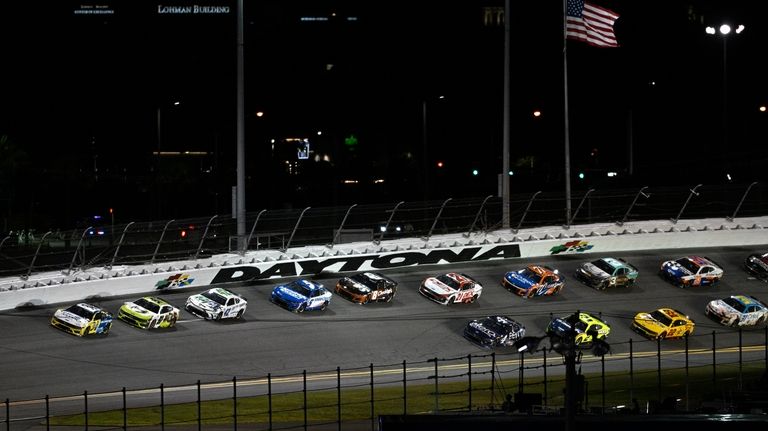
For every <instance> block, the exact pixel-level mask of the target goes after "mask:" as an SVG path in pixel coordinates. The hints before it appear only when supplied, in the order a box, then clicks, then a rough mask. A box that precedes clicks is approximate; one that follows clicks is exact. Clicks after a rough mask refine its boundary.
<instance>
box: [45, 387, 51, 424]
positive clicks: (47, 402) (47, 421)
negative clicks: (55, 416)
mask: <svg viewBox="0 0 768 431" xmlns="http://www.w3.org/2000/svg"><path fill="white" fill-rule="evenodd" d="M50 429H51V400H50V397H48V394H45V430H46V431H50Z"/></svg>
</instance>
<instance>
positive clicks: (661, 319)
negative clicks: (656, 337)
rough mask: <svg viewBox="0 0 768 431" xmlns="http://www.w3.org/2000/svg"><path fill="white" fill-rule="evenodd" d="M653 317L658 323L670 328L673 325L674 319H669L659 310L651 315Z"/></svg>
mask: <svg viewBox="0 0 768 431" xmlns="http://www.w3.org/2000/svg"><path fill="white" fill-rule="evenodd" d="M651 317H653V318H654V319H656V321H657V322H659V323H661V324H662V325H664V326H669V325H670V324H671V323H672V319H670V318H669V317H667V315H666V314H664V313H662V312H661V311H659V310H656V311H654V312H652V313H651Z"/></svg>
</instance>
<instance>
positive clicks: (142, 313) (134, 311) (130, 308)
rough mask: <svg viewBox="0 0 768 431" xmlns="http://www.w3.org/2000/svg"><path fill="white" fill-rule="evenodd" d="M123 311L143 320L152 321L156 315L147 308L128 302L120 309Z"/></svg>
mask: <svg viewBox="0 0 768 431" xmlns="http://www.w3.org/2000/svg"><path fill="white" fill-rule="evenodd" d="M120 309H121V310H123V312H124V313H128V314H131V315H133V316H137V317H141V318H143V319H150V318H152V316H154V315H155V313H153V312H151V311H149V310H147V309H146V308H144V307H142V306H140V305H137V304H134V303H133V302H126V303H124V304H123V306H122V307H120Z"/></svg>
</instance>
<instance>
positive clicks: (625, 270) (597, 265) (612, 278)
mask: <svg viewBox="0 0 768 431" xmlns="http://www.w3.org/2000/svg"><path fill="white" fill-rule="evenodd" d="M637 274H638V271H637V268H635V267H634V266H632V265H630V264H629V263H627V262H626V261H625V260H624V259H619V258H613V257H604V258H602V259H597V260H593V261H592V262H587V263H585V264H583V265H581V267H580V268H579V269H577V270H576V274H575V275H576V278H577V279H579V280H580V281H581V282H583V283H584V284H586V285H587V286H589V287H593V288H595V289H598V290H603V289H605V288H607V287H617V286H631V285H633V284H635V280H637Z"/></svg>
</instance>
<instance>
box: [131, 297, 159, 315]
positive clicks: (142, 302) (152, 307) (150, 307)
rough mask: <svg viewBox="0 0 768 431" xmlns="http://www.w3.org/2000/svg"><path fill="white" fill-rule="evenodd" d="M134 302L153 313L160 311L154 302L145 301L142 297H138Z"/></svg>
mask: <svg viewBox="0 0 768 431" xmlns="http://www.w3.org/2000/svg"><path fill="white" fill-rule="evenodd" d="M134 304H136V305H138V306H139V307H143V308H146V309H147V310H149V311H151V312H153V313H159V312H160V306H159V305H157V304H155V303H154V302H150V301H147V300H146V299H144V298H139V299H137V300H136V301H134Z"/></svg>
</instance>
